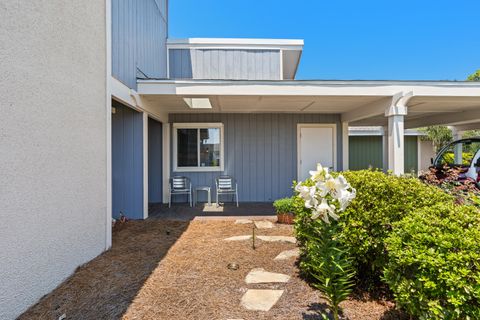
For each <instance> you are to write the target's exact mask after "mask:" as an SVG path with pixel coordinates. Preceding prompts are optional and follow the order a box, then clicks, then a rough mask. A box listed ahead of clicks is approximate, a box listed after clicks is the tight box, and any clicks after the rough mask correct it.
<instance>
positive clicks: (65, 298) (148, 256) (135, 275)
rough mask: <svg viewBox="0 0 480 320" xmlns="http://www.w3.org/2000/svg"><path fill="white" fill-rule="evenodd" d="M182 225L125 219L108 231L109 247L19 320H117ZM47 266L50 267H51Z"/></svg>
mask: <svg viewBox="0 0 480 320" xmlns="http://www.w3.org/2000/svg"><path fill="white" fill-rule="evenodd" d="M188 225H189V222H187V221H162V220H148V221H128V222H127V223H125V224H117V225H116V226H115V228H114V231H113V244H112V249H110V250H109V251H107V252H105V253H103V254H102V255H100V256H98V257H97V258H95V259H94V260H92V261H90V262H88V263H87V264H85V265H83V266H81V267H79V268H78V269H77V270H76V271H75V273H74V274H73V275H72V276H71V277H70V278H68V279H67V280H66V281H64V282H63V283H62V284H61V285H60V286H59V287H57V288H56V289H55V290H54V291H52V292H51V293H50V294H48V295H47V296H45V297H43V298H42V299H41V300H40V301H39V302H38V303H37V304H36V305H34V306H33V307H31V308H30V309H29V310H27V311H26V312H25V313H24V314H22V315H21V316H20V317H19V319H25V320H26V319H58V318H59V317H60V316H62V315H63V314H65V315H66V319H119V318H121V317H122V315H123V314H124V313H125V312H126V311H127V309H128V307H129V305H130V304H131V303H132V301H133V299H134V298H135V296H136V295H137V293H138V292H139V291H140V290H141V288H142V286H143V285H144V283H145V281H146V280H147V278H148V277H149V276H150V274H151V273H152V272H153V271H154V270H155V268H157V266H158V264H159V262H160V261H161V260H162V259H163V257H164V256H165V255H166V254H167V252H168V250H169V249H170V247H171V246H173V245H174V244H175V242H176V241H177V240H178V239H179V238H180V237H181V235H182V234H183V232H184V231H185V230H186V229H187V227H188ZM52 267H53V265H52Z"/></svg>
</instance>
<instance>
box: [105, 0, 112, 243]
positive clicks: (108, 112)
mask: <svg viewBox="0 0 480 320" xmlns="http://www.w3.org/2000/svg"><path fill="white" fill-rule="evenodd" d="M105 12H106V16H105V28H106V30H105V41H106V44H105V46H106V47H105V51H106V52H105V55H106V68H105V69H106V75H105V86H106V88H105V89H106V97H105V100H106V101H105V122H106V141H105V144H106V153H107V154H106V181H105V183H106V193H107V198H106V203H105V210H106V212H105V250H108V249H110V247H111V246H112V81H111V79H112V2H111V0H105Z"/></svg>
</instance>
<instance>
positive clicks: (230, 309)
mask: <svg viewBox="0 0 480 320" xmlns="http://www.w3.org/2000/svg"><path fill="white" fill-rule="evenodd" d="M250 233H251V225H235V224H234V223H233V221H193V222H190V223H189V222H181V221H166V220H147V221H129V222H127V223H126V224H123V225H120V226H117V228H116V230H114V233H113V246H112V249H111V250H109V251H108V252H105V253H104V254H102V255H100V256H99V257H97V258H96V259H94V260H93V261H91V262H89V263H87V264H85V265H84V266H82V267H80V268H78V269H77V271H76V272H75V273H74V274H73V275H72V276H71V277H70V278H68V279H67V280H66V281H65V282H64V283H62V284H61V285H60V286H59V287H58V288H57V289H55V290H54V291H53V292H52V293H50V294H49V295H47V296H45V297H43V298H42V299H41V300H40V302H39V303H38V304H36V305H35V306H33V307H32V308H30V309H29V310H28V311H27V312H26V313H25V314H23V315H22V316H21V317H20V319H58V317H59V316H61V315H62V314H66V316H67V317H66V319H118V318H123V319H230V318H231V319H321V317H320V316H319V315H318V313H317V311H318V310H319V309H322V308H324V306H325V304H324V302H325V300H322V299H321V297H320V295H319V293H318V291H316V290H313V289H312V288H310V287H309V286H308V285H307V284H306V283H305V282H304V281H303V280H302V279H300V278H299V277H298V274H297V272H298V269H297V267H296V265H295V261H294V259H293V258H292V259H289V260H284V261H274V260H273V258H274V257H275V256H276V255H277V254H279V253H280V252H281V251H283V250H288V249H292V248H294V247H295V245H294V244H291V243H274V242H263V241H260V240H258V241H257V248H256V250H252V248H251V241H232V242H228V241H224V240H223V239H224V238H227V237H231V236H237V235H245V234H250ZM257 234H261V235H291V234H292V229H291V226H286V225H276V226H275V228H274V229H262V230H257ZM230 262H236V263H238V264H239V265H240V268H239V270H236V271H233V270H230V269H228V268H227V265H228V264H229V263H230ZM258 267H261V268H264V269H266V270H267V271H271V272H280V273H285V274H288V275H292V278H291V279H290V281H289V282H288V283H286V284H273V285H272V284H254V285H247V284H246V283H245V280H244V279H245V276H246V275H247V273H248V272H249V271H250V270H251V269H253V268H258ZM247 288H251V289H254V288H272V289H283V290H285V292H284V293H283V295H282V297H281V298H280V300H279V301H278V303H277V304H276V305H275V306H274V307H273V308H272V309H271V310H270V311H268V312H255V311H248V310H245V309H244V308H243V307H241V306H240V304H239V302H240V299H241V297H242V295H243V294H244V292H245V291H246V290H247ZM343 308H344V313H345V314H344V315H345V317H347V318H348V319H352V320H355V319H362V320H363V319H367V320H368V319H398V318H399V315H398V314H397V313H396V312H395V311H393V310H392V308H393V304H392V303H390V302H384V301H369V300H368V299H365V300H362V301H360V300H349V301H346V302H344V303H343Z"/></svg>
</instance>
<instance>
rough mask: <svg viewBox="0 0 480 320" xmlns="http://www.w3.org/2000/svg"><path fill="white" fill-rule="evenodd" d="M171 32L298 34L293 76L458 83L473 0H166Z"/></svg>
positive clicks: (472, 37)
mask: <svg viewBox="0 0 480 320" xmlns="http://www.w3.org/2000/svg"><path fill="white" fill-rule="evenodd" d="M169 10H170V11H169V37H170V38H188V37H218V38H224V37H225V38H287V39H289V38H291V39H304V40H305V46H304V51H303V55H302V59H301V63H300V67H299V70H298V73H297V79H345V80H347V79H352V80H355V79H366V80H368V79H383V80H397V79H398V80H464V79H465V78H466V77H467V75H468V74H471V73H473V72H474V71H475V70H476V69H479V68H480V23H479V22H480V18H479V17H480V1H479V0H456V1H455V0H449V1H445V0H436V1H434V0H404V1H388V0H383V1H380V0H376V1H369V0H364V1H358V0H357V1H353V0H352V1H338V0H329V1H327V0H309V1H301V0H300V1H298V0H297V1H284V0H236V1H232V0H223V1H222V0H170V7H169Z"/></svg>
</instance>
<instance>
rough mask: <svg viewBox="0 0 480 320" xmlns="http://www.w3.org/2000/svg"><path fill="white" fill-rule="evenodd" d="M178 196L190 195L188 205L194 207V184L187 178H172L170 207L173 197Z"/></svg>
mask: <svg viewBox="0 0 480 320" xmlns="http://www.w3.org/2000/svg"><path fill="white" fill-rule="evenodd" d="M177 194H188V203H189V204H190V207H191V206H192V183H191V182H190V179H189V178H187V177H180V176H177V177H173V178H170V184H169V197H168V207H169V208H170V207H171V204H172V196H174V195H177Z"/></svg>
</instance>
